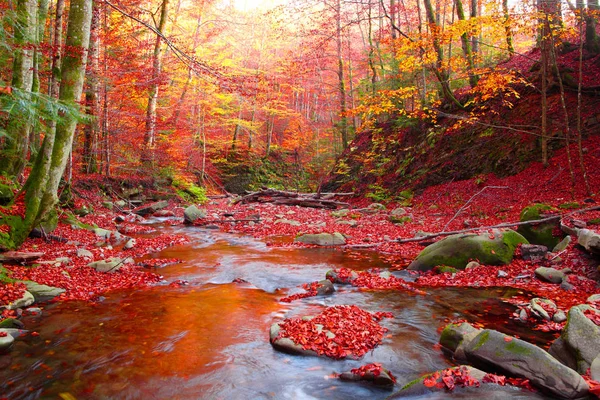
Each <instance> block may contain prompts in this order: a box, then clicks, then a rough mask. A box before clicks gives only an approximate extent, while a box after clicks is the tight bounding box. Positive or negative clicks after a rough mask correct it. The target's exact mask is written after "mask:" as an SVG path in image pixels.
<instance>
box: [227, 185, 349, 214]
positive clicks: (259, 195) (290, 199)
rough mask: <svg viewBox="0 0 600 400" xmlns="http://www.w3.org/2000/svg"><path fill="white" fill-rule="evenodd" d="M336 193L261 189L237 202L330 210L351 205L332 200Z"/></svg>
mask: <svg viewBox="0 0 600 400" xmlns="http://www.w3.org/2000/svg"><path fill="white" fill-rule="evenodd" d="M336 195H337V194H336V193H326V194H319V193H297V192H285V191H283V190H275V189H261V190H259V191H257V192H253V193H250V194H247V195H246V196H243V197H241V198H240V199H239V200H236V201H235V203H239V204H247V203H272V204H277V205H286V206H300V207H311V208H327V209H330V210H335V209H336V208H338V207H349V206H350V204H348V203H344V202H341V201H335V200H331V199H332V198H333V197H335V196H336ZM339 195H341V196H350V195H352V193H341V194H339Z"/></svg>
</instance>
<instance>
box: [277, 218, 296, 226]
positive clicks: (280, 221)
mask: <svg viewBox="0 0 600 400" xmlns="http://www.w3.org/2000/svg"><path fill="white" fill-rule="evenodd" d="M273 223H274V224H286V225H291V226H302V224H301V223H300V222H298V221H294V220H293V219H285V218H281V219H278V220H276V221H275V222H273Z"/></svg>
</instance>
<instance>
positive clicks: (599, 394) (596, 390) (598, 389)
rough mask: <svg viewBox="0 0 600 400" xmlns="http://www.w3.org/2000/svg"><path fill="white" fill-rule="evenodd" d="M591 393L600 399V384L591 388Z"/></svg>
mask: <svg viewBox="0 0 600 400" xmlns="http://www.w3.org/2000/svg"><path fill="white" fill-rule="evenodd" d="M590 393H591V394H593V395H594V396H596V397H600V384H598V385H595V386H590Z"/></svg>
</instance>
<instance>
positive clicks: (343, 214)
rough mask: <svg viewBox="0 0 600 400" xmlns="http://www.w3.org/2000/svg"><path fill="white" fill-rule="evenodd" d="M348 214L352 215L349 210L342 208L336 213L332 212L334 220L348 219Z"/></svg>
mask: <svg viewBox="0 0 600 400" xmlns="http://www.w3.org/2000/svg"><path fill="white" fill-rule="evenodd" d="M348 214H350V210H348V209H347V208H342V209H341V210H336V211H332V212H331V216H332V217H333V218H343V217H347V216H348Z"/></svg>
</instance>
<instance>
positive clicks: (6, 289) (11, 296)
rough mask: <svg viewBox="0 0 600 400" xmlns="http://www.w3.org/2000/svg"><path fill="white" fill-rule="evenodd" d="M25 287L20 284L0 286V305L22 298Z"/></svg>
mask: <svg viewBox="0 0 600 400" xmlns="http://www.w3.org/2000/svg"><path fill="white" fill-rule="evenodd" d="M25 290H27V287H26V286H25V285H24V284H23V283H20V282H17V283H8V284H5V285H0V305H8V304H10V303H12V302H13V301H15V300H19V299H20V298H21V297H23V293H25Z"/></svg>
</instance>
